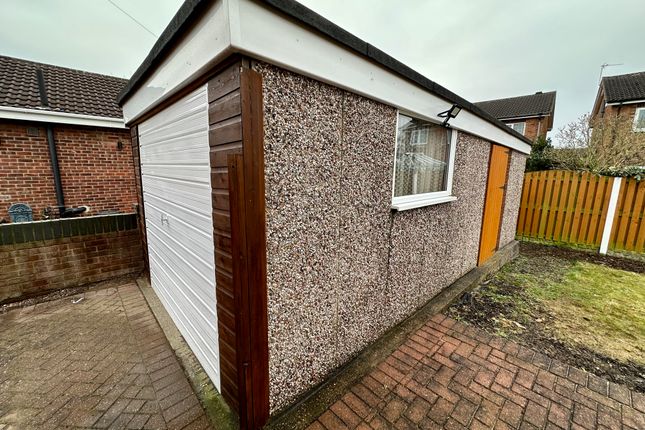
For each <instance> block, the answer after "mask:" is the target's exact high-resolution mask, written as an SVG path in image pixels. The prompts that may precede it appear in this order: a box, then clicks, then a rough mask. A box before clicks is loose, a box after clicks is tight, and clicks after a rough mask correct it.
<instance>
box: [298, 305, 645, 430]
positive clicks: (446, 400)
mask: <svg viewBox="0 0 645 430" xmlns="http://www.w3.org/2000/svg"><path fill="white" fill-rule="evenodd" d="M309 428H310V429H325V428H326V429H346V428H360V429H370V428H371V429H389V428H396V429H416V428H423V429H434V428H446V429H464V428H471V429H487V428H488V429H490V428H495V429H511V428H514V429H518V428H519V429H549V430H550V429H554V430H556V429H569V428H572V429H596V428H599V429H612V430H613V429H616V430H619V429H625V430H626V429H645V395H643V394H641V393H637V392H632V391H630V390H629V389H627V388H625V387H624V386H621V385H617V384H613V383H608V382H607V381H606V380H604V379H601V378H598V377H596V376H594V375H591V374H588V373H586V372H583V371H581V370H578V369H576V368H573V367H569V366H567V365H564V364H563V363H560V362H558V361H555V360H551V359H549V358H548V357H546V356H545V355H542V354H540V353H536V352H535V351H533V350H531V349H528V348H524V347H520V346H518V345H517V344H516V343H514V342H506V341H505V340H503V339H502V338H499V337H494V336H491V335H489V334H486V333H484V332H482V331H480V330H477V329H475V328H473V327H472V326H468V325H465V324H462V323H459V322H456V321H454V320H452V319H450V318H446V317H444V316H442V315H438V316H435V317H434V318H432V320H430V321H428V322H427V324H425V326H423V327H422V328H421V329H419V330H418V331H416V332H415V333H413V334H412V335H410V336H408V338H407V341H406V342H405V343H404V344H403V345H402V346H401V347H399V348H398V349H397V350H396V351H395V352H394V353H392V354H391V355H390V356H389V357H388V358H387V359H386V360H384V361H383V362H381V363H380V365H379V366H378V367H377V368H375V369H374V370H373V371H371V373H370V374H368V375H367V376H365V377H364V378H363V379H362V380H361V381H360V382H359V383H357V384H356V385H354V386H353V387H351V389H350V390H348V391H347V392H346V393H345V395H344V396H343V397H342V398H341V399H340V400H338V401H337V402H336V403H335V404H333V405H332V406H331V407H330V408H329V409H328V410H327V411H326V412H325V413H324V414H322V415H321V416H320V417H319V418H318V420H317V421H316V422H314V423H313V424H312V425H311V426H310V427H309Z"/></svg>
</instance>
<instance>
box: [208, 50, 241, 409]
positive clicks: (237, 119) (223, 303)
mask: <svg viewBox="0 0 645 430" xmlns="http://www.w3.org/2000/svg"><path fill="white" fill-rule="evenodd" d="M240 67H241V62H240V61H239V59H238V61H234V62H232V63H231V64H228V66H227V67H225V68H223V69H220V70H219V72H217V73H216V74H215V75H214V76H213V77H212V78H211V79H210V80H209V81H208V122H209V139H208V140H209V145H210V165H211V187H212V201H213V239H214V246H215V279H216V296H217V323H218V324H217V325H218V331H219V333H218V334H219V351H220V375H221V392H222V395H223V396H224V399H226V401H227V402H228V404H229V405H231V407H232V408H233V409H234V410H235V411H237V412H238V413H240V414H241V411H242V410H243V409H244V408H243V407H242V406H243V405H240V403H239V399H240V385H239V382H238V368H239V363H238V357H237V353H236V351H237V340H238V329H237V325H238V323H236V319H237V313H238V311H237V310H238V309H239V306H238V305H237V304H236V301H237V297H236V294H235V291H236V290H235V283H234V278H235V276H234V272H233V258H232V256H233V250H232V240H231V230H232V226H231V207H230V200H231V199H230V191H229V180H230V178H229V166H228V161H227V160H228V157H230V156H231V155H235V154H240V156H241V154H242V132H241V130H242V125H241V124H242V111H241V108H240ZM230 129H238V130H239V133H237V134H231V133H229V132H226V131H224V132H222V130H230ZM244 407H245V405H244Z"/></svg>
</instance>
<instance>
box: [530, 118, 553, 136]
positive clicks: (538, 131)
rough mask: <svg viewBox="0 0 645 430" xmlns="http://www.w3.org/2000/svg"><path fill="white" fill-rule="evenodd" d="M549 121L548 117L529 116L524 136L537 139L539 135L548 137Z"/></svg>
mask: <svg viewBox="0 0 645 430" xmlns="http://www.w3.org/2000/svg"><path fill="white" fill-rule="evenodd" d="M548 127H549V122H548V119H547V118H529V119H527V120H526V126H525V129H524V136H526V137H527V138H529V139H531V140H533V141H534V140H536V139H537V138H538V137H539V136H542V137H546V133H547V131H548V130H547V128H548Z"/></svg>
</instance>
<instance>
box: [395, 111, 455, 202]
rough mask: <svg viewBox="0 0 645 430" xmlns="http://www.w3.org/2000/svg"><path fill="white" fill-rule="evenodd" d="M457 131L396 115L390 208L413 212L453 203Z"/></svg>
mask: <svg viewBox="0 0 645 430" xmlns="http://www.w3.org/2000/svg"><path fill="white" fill-rule="evenodd" d="M456 137H457V132H456V131H452V130H451V129H449V128H447V127H443V126H441V125H439V124H435V123H432V122H429V121H425V120H421V119H418V118H413V117H411V116H408V115H404V114H399V119H398V129H397V139H396V155H395V162H394V181H393V183H394V189H393V193H392V207H393V208H395V209H398V210H404V209H412V208H415V207H420V206H427V205H431V204H436V203H442V202H446V201H451V200H455V197H453V196H452V195H451V191H452V174H453V168H454V159H455V142H456Z"/></svg>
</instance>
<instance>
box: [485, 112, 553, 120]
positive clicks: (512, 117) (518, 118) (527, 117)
mask: <svg viewBox="0 0 645 430" xmlns="http://www.w3.org/2000/svg"><path fill="white" fill-rule="evenodd" d="M547 116H549V115H548V114H544V115H531V116H509V117H508V118H497V119H498V120H500V121H520V120H523V119H531V118H546V117H547Z"/></svg>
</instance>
